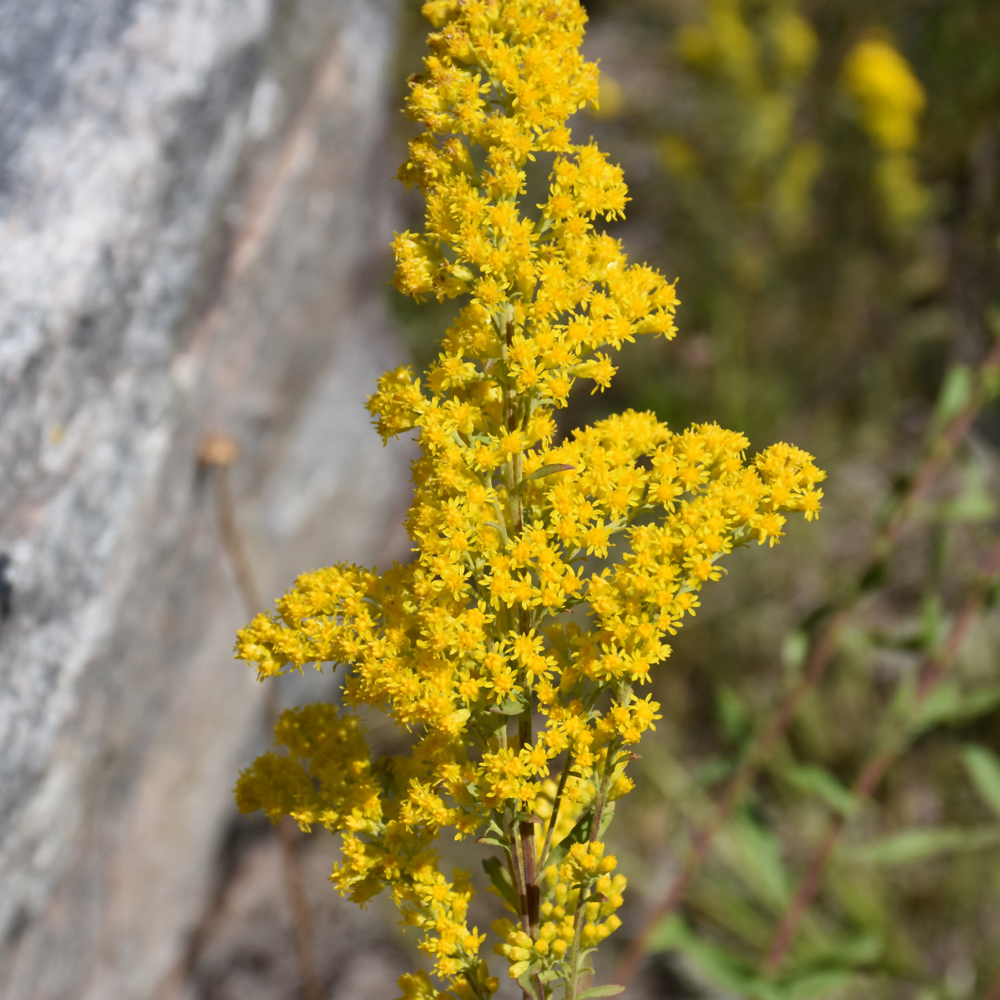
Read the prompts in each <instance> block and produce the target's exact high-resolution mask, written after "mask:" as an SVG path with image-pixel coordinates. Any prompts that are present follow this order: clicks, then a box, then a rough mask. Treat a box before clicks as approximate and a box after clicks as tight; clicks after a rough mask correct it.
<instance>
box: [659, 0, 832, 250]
mask: <svg viewBox="0 0 1000 1000" xmlns="http://www.w3.org/2000/svg"><path fill="white" fill-rule="evenodd" d="M703 7H704V12H705V18H704V20H703V21H700V22H695V23H689V24H685V25H683V26H682V27H681V29H680V30H679V32H678V35H677V45H678V52H679V55H680V57H681V59H682V60H683V61H684V62H685V63H687V65H688V66H690V67H691V68H692V69H694V70H695V71H697V72H698V73H699V74H702V75H704V76H707V77H709V78H711V79H712V80H714V81H716V82H717V83H719V84H721V96H722V97H723V101H722V105H721V108H720V110H721V112H722V113H721V115H715V116H713V118H712V120H711V122H710V123H709V124H708V128H707V129H704V128H703V131H704V132H706V133H707V134H702V135H700V136H697V137H696V138H695V141H694V142H693V143H692V142H691V141H689V140H688V139H687V138H685V137H682V136H680V135H676V134H671V135H668V136H666V137H664V139H663V140H662V142H661V145H660V154H661V159H662V160H663V163H664V166H665V167H666V168H667V170H668V171H669V172H670V173H671V174H672V175H674V177H675V178H677V180H679V181H680V182H681V183H685V182H686V183H691V182H696V181H697V180H698V179H699V177H700V175H701V174H702V173H703V172H704V173H707V174H708V175H709V176H710V177H711V176H714V175H715V173H716V172H717V170H718V166H717V164H713V165H712V166H708V167H707V169H704V170H703V165H702V163H701V162H700V160H701V156H702V154H701V153H699V152H698V151H697V148H698V147H699V146H700V147H702V153H705V152H707V153H709V155H714V158H718V157H719V156H720V154H721V155H725V154H726V152H728V151H729V150H731V152H732V154H733V161H732V163H731V164H729V169H730V170H732V171H733V173H734V175H735V176H734V187H735V189H736V191H737V192H738V197H739V201H740V203H741V206H740V207H741V208H742V210H743V211H744V212H746V211H748V210H750V211H761V210H762V211H763V212H764V213H765V217H766V218H767V219H768V221H769V222H770V223H771V224H772V225H773V226H774V228H775V230H776V232H777V235H778V236H780V237H782V238H783V239H791V240H794V239H795V238H796V237H797V236H798V235H799V234H801V233H802V232H803V231H804V229H805V226H806V224H807V223H808V221H809V217H810V208H811V199H812V191H813V186H814V183H815V181H816V178H817V175H818V173H819V170H820V167H821V165H822V152H821V149H820V146H819V144H818V143H817V142H815V141H814V140H811V139H802V138H799V137H798V136H796V134H795V133H796V129H795V124H796V123H795V119H796V117H797V116H798V115H799V114H800V108H801V106H802V104H803V99H804V97H805V91H804V80H805V78H806V76H807V74H808V73H809V71H810V70H811V69H812V68H813V66H814V65H815V62H816V56H817V53H818V49H819V45H818V41H817V38H816V33H815V31H814V30H813V28H812V25H811V24H810V23H809V22H808V21H807V20H806V19H805V18H804V17H803V16H802V15H801V14H800V13H799V12H798V10H796V4H795V3H794V2H789V0H764V2H751V0H708V2H707V3H706V4H704V5H703ZM714 89H715V92H716V96H720V88H718V87H717V88H714ZM702 118H703V116H700V118H699V124H700V125H701V126H704V125H705V124H706V123H705V122H704V121H703V120H702ZM720 125H721V128H720ZM728 133H732V135H731V137H729V138H728V140H727V139H726V138H721V137H723V136H726V135H728ZM720 138H721V141H720ZM727 147H728V149H727Z"/></svg>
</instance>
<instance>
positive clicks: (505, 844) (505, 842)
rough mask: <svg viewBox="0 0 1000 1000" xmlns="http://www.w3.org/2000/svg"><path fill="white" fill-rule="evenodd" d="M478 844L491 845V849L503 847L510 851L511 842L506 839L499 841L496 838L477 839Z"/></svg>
mask: <svg viewBox="0 0 1000 1000" xmlns="http://www.w3.org/2000/svg"><path fill="white" fill-rule="evenodd" d="M476 843H477V844H489V845H490V847H502V848H503V849H504V850H505V851H509V850H510V841H509V840H507V838H506V837H504V839H503V840H497V839H496V838H495V837H477V838H476Z"/></svg>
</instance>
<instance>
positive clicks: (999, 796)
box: [962, 744, 1000, 817]
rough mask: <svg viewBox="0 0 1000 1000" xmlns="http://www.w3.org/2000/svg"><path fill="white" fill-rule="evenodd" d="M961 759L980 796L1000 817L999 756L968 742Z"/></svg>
mask: <svg viewBox="0 0 1000 1000" xmlns="http://www.w3.org/2000/svg"><path fill="white" fill-rule="evenodd" d="M962 760H963V762H964V764H965V769H966V771H968V772H969V779H970V780H971V781H972V784H973V785H975V786H976V791H977V792H979V796H980V798H981V799H982V800H983V802H985V803H986V805H988V806H989V807H990V809H991V810H992V811H993V812H994V813H995V814H996V815H997V816H998V817H1000V757H997V755H996V754H995V753H993V751H992V750H987V749H986V747H982V746H976V745H975V744H969V745H968V746H967V747H965V749H964V750H963V751H962Z"/></svg>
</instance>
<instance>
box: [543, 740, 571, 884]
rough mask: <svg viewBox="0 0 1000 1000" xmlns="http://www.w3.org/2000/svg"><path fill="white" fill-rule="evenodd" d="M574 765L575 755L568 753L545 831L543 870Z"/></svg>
mask: <svg viewBox="0 0 1000 1000" xmlns="http://www.w3.org/2000/svg"><path fill="white" fill-rule="evenodd" d="M572 766H573V755H572V754H569V753H568V754H566V763H565V764H564V765H563V769H562V774H560V775H559V787H558V788H557V789H556V797H555V799H554V800H553V802H552V815H551V816H550V817H549V828H548V830H546V831H545V844H544V845H543V847H542V853H541V855H540V857H539V859H538V868H539V870H542V869H543V868H544V867H545V862H546V861H547V860H548V858H549V851H550V850H551V849H552V835H553V834H554V833H555V832H556V820H557V819H559V809H560V808H561V807H562V797H563V791H564V790H565V789H566V782H567V780H568V779H569V769H570V768H571V767H572Z"/></svg>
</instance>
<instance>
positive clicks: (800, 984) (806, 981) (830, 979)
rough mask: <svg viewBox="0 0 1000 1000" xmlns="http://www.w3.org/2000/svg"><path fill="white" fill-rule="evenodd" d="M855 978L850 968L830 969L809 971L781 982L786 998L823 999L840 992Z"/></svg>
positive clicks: (793, 999)
mask: <svg viewBox="0 0 1000 1000" xmlns="http://www.w3.org/2000/svg"><path fill="white" fill-rule="evenodd" d="M853 978H854V973H853V972H852V971H851V970H850V969H829V970H823V971H821V972H808V973H805V974H804V975H801V976H797V977H796V978H794V979H790V980H786V981H785V982H783V983H782V984H781V988H782V993H783V994H784V997H785V1000H822V998H823V997H825V996H828V995H829V994H831V993H835V992H840V991H842V990H843V989H844V987H845V986H847V984H848V983H849V982H850V981H851V980H852V979H853Z"/></svg>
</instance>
